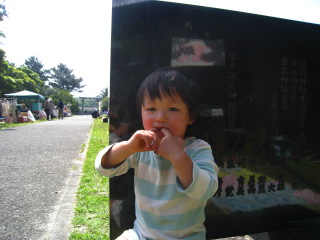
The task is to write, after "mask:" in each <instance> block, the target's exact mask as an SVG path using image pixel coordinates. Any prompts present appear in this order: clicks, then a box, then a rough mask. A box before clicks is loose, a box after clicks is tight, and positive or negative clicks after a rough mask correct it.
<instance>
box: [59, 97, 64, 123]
mask: <svg viewBox="0 0 320 240" xmlns="http://www.w3.org/2000/svg"><path fill="white" fill-rule="evenodd" d="M63 107H64V104H63V102H62V100H61V99H59V103H58V108H59V109H58V110H59V112H58V118H59V119H60V118H61V119H63Z"/></svg>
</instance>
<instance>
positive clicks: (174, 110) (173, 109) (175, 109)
mask: <svg viewBox="0 0 320 240" xmlns="http://www.w3.org/2000/svg"><path fill="white" fill-rule="evenodd" d="M169 111H171V112H177V111H179V110H178V109H177V108H175V107H172V108H169Z"/></svg>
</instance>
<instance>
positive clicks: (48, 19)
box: [0, 0, 320, 97]
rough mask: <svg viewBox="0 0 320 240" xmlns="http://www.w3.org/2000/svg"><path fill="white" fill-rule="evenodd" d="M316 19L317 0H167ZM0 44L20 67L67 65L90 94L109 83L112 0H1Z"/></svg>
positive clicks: (319, 20) (319, 13) (319, 14)
mask: <svg viewBox="0 0 320 240" xmlns="http://www.w3.org/2000/svg"><path fill="white" fill-rule="evenodd" d="M0 1H2V2H3V1H4V0H0ZM167 1H174V2H188V3H190V4H192V3H193V4H199V5H209V6H212V7H217V8H222V9H229V10H237V11H243V12H250V13H257V14H262V15H267V16H276V17H282V18H286V19H293V20H299V21H304V22H311V23H316V24H320V0H267V1H266V0H260V1H257V0H241V1H240V0H167ZM5 5H6V9H7V12H8V15H9V16H8V17H7V18H5V19H4V21H2V22H0V29H1V30H2V31H3V32H4V33H5V34H6V38H5V39H1V42H2V43H3V45H0V47H1V48H2V49H4V50H5V52H6V57H7V60H8V61H9V62H13V63H15V64H16V66H20V65H22V64H23V63H24V62H25V59H27V58H29V57H31V56H35V57H37V58H38V59H39V60H40V61H41V62H42V64H43V65H44V69H50V68H52V67H56V66H57V65H58V64H60V63H63V64H66V65H67V67H68V68H69V69H72V70H73V73H74V74H75V76H76V77H77V78H79V77H82V78H83V79H84V80H83V84H86V87H85V88H84V89H83V93H77V94H74V95H75V96H81V97H95V96H97V95H99V93H100V92H101V90H103V89H104V88H106V87H108V86H109V76H110V43H111V14H112V1H111V0H90V1H88V0H6V1H5Z"/></svg>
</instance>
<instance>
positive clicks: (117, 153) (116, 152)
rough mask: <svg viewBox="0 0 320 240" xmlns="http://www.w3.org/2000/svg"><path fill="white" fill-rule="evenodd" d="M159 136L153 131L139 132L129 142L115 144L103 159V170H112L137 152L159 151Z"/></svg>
mask: <svg viewBox="0 0 320 240" xmlns="http://www.w3.org/2000/svg"><path fill="white" fill-rule="evenodd" d="M157 143H158V136H157V134H156V133H154V132H152V131H146V130H139V131H137V132H135V133H134V134H133V135H132V137H131V138H130V139H129V140H128V141H123V142H120V143H117V144H115V145H114V146H113V147H112V148H111V149H110V150H109V151H108V152H107V153H106V154H104V155H103V157H102V159H101V166H102V167H103V168H112V167H115V166H117V165H119V164H120V163H122V162H123V161H124V160H125V159H126V158H127V157H129V156H130V155H131V154H133V153H136V152H147V151H154V150H156V149H157Z"/></svg>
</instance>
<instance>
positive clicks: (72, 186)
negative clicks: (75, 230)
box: [0, 115, 92, 240]
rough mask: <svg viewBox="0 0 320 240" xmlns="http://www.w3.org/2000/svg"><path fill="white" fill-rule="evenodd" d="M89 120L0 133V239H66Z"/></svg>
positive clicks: (46, 123)
mask: <svg viewBox="0 0 320 240" xmlns="http://www.w3.org/2000/svg"><path fill="white" fill-rule="evenodd" d="M91 125H92V117H91V116H90V115H89V116H73V117H69V118H64V119H63V120H54V121H44V122H40V123H36V124H31V125H26V126H19V127H15V128H11V129H4V130H0V139H1V143H0V204H1V207H0V239H1V240H6V239H8V240H9V239H10V240H12V239H15V240H20V239H32V240H38V239H41V240H45V239H50V240H51V239H57V240H62V239H63V240H64V239H68V234H69V232H70V223H71V220H72V217H73V209H74V202H75V195H76V191H77V188H78V184H79V180H80V177H81V169H82V163H83V158H84V153H81V152H83V151H82V149H83V144H84V143H86V141H87V140H88V139H89V134H90V126H91Z"/></svg>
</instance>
